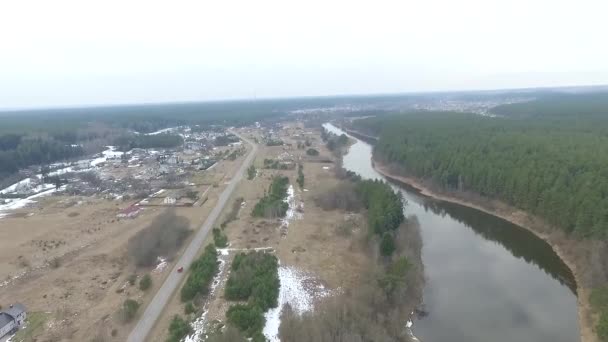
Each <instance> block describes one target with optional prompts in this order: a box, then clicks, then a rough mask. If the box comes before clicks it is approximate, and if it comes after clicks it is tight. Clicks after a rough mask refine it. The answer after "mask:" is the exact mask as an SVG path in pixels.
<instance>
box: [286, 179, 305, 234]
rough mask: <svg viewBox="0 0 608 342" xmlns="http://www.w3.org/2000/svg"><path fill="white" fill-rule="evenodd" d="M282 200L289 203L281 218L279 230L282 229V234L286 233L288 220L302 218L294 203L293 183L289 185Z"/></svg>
mask: <svg viewBox="0 0 608 342" xmlns="http://www.w3.org/2000/svg"><path fill="white" fill-rule="evenodd" d="M283 201H284V202H285V203H287V204H288V205H289V208H287V212H286V213H285V217H284V218H283V219H282V220H281V230H282V231H284V234H287V232H286V230H287V228H288V227H289V222H290V221H291V220H294V219H295V220H299V219H301V218H302V214H301V213H300V212H298V204H297V203H296V197H295V191H294V189H293V185H291V184H290V185H289V188H288V189H287V197H286V198H285V199H284V200H283Z"/></svg>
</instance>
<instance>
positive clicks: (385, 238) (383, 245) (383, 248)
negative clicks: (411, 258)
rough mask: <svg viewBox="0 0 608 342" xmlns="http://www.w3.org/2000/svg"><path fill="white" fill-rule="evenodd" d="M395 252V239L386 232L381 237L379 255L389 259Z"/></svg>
mask: <svg viewBox="0 0 608 342" xmlns="http://www.w3.org/2000/svg"><path fill="white" fill-rule="evenodd" d="M394 252H395V239H393V236H392V235H391V233H389V232H386V233H384V235H382V240H381V241H380V254H382V256H385V257H390V256H391V255H393V253H394Z"/></svg>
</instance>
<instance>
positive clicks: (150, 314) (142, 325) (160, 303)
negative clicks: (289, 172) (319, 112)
mask: <svg viewBox="0 0 608 342" xmlns="http://www.w3.org/2000/svg"><path fill="white" fill-rule="evenodd" d="M231 133H233V134H235V135H237V136H238V137H239V138H241V139H242V140H243V141H245V142H247V143H248V144H249V145H251V147H252V150H251V152H249V154H248V155H247V158H246V159H245V161H243V164H241V167H240V168H239V169H238V171H237V173H236V174H235V175H234V177H232V180H231V181H230V183H229V184H228V186H227V187H226V189H224V191H222V193H221V194H220V197H219V199H218V202H217V204H216V205H215V207H214V208H213V210H212V211H211V213H210V214H209V216H207V219H205V222H204V223H203V225H202V226H201V227H200V229H199V230H198V231H197V232H196V235H195V236H194V238H193V239H192V241H191V242H190V245H188V247H187V248H186V250H185V251H184V254H182V256H181V257H180V258H179V260H177V262H176V263H175V265H174V266H173V269H172V270H171V273H170V274H169V275H168V276H167V279H166V280H165V282H164V283H163V285H162V286H161V287H160V289H159V290H158V292H157V293H156V295H155V296H154V298H152V301H151V302H150V304H148V307H146V310H145V311H144V313H143V315H142V316H141V318H140V319H139V322H138V323H137V325H136V326H135V328H134V329H133V330H132V331H131V334H129V338H128V339H127V341H128V342H143V341H145V340H146V337H147V336H148V334H149V333H150V331H151V330H152V328H153V327H154V324H155V323H156V321H157V320H158V318H159V317H160V315H161V313H162V311H163V309H164V308H165V306H166V305H167V303H168V302H169V299H171V296H172V295H173V293H174V292H175V290H176V289H177V287H178V286H179V284H181V282H182V280H183V278H184V277H185V276H186V274H187V272H183V273H178V272H177V269H178V268H179V267H180V266H184V267H186V268H187V267H189V266H190V264H191V263H192V262H193V261H194V258H195V257H196V255H197V254H198V252H199V251H200V249H201V248H202V247H203V243H204V242H205V239H206V238H207V235H208V234H209V231H210V230H211V227H213V225H214V224H215V221H216V220H217V218H218V217H219V216H220V214H221V212H222V210H223V209H224V207H225V206H226V203H227V202H228V199H229V198H230V196H231V195H232V193H233V192H234V189H235V188H236V185H237V184H238V183H239V182H240V181H241V179H243V174H244V173H245V169H246V168H248V167H249V165H250V164H251V161H252V160H253V158H254V157H255V155H256V153H257V149H258V147H257V145H256V144H254V143H252V142H251V141H249V140H248V139H245V138H244V137H242V136H241V135H239V134H237V133H236V132H234V131H231Z"/></svg>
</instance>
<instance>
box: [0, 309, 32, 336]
mask: <svg viewBox="0 0 608 342" xmlns="http://www.w3.org/2000/svg"><path fill="white" fill-rule="evenodd" d="M25 318H26V312H25V306H23V305H21V304H19V303H17V304H13V305H11V306H10V307H9V309H8V310H6V311H1V312H0V338H2V337H4V336H6V335H8V334H10V333H14V332H15V331H17V330H19V328H20V327H21V326H23V324H24V323H25Z"/></svg>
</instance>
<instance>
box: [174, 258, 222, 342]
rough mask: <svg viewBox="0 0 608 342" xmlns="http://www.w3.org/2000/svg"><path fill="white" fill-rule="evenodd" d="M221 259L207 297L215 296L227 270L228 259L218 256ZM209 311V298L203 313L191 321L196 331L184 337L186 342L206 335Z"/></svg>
mask: <svg viewBox="0 0 608 342" xmlns="http://www.w3.org/2000/svg"><path fill="white" fill-rule="evenodd" d="M220 255H227V254H220ZM218 261H219V265H218V272H217V274H216V275H215V277H213V282H212V283H211V286H210V289H209V296H208V297H207V298H213V295H214V294H215V291H216V290H217V288H218V286H219V284H220V282H221V280H222V277H223V275H224V272H225V270H226V260H224V259H222V258H221V257H220V258H218ZM208 312H209V300H207V302H206V303H205V306H204V307H203V314H202V315H200V316H199V317H198V318H197V319H195V320H194V322H192V323H190V326H191V327H192V330H193V331H194V332H193V333H192V334H191V335H188V336H186V338H185V339H184V342H198V341H200V340H201V338H202V337H203V336H204V334H205V331H206V328H207V313H208Z"/></svg>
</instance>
